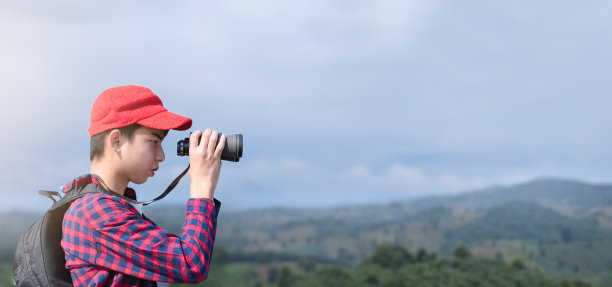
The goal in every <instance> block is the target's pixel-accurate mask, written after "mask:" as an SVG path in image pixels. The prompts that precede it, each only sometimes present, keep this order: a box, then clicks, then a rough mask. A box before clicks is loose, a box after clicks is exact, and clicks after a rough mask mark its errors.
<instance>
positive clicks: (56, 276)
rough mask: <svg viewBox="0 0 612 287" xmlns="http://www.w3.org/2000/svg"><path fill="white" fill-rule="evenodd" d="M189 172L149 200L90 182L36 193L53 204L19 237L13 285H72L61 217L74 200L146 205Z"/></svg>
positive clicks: (156, 199)
mask: <svg viewBox="0 0 612 287" xmlns="http://www.w3.org/2000/svg"><path fill="white" fill-rule="evenodd" d="M188 170H189V166H187V168H186V169H185V171H183V172H182V173H181V174H180V175H179V176H178V177H177V178H176V179H174V181H172V183H170V185H169V186H168V188H166V190H165V191H164V192H163V193H162V194H161V195H159V196H158V197H156V198H155V199H152V200H148V201H135V200H133V199H130V198H128V197H125V196H122V195H119V194H116V193H113V192H111V191H108V190H106V189H105V188H103V187H102V186H100V185H97V184H93V183H88V184H81V185H77V184H76V181H73V184H72V188H71V189H70V191H69V192H68V193H66V194H65V195H64V196H62V197H60V193H59V192H57V191H47V190H40V191H38V193H39V194H41V195H44V196H47V197H49V198H51V199H52V200H53V205H51V207H50V208H49V209H48V210H47V211H46V212H45V214H44V215H43V216H42V217H41V218H40V219H38V220H37V221H36V222H34V223H33V224H32V225H30V227H28V229H27V230H26V231H25V232H24V233H23V234H22V235H21V237H20V238H19V243H18V245H17V251H16V252H15V263H14V265H13V279H14V280H15V284H16V285H17V286H59V287H63V286H72V277H71V276H70V272H69V271H68V270H67V269H66V257H65V254H64V249H63V248H62V246H61V241H62V221H64V214H65V213H66V211H67V210H68V208H69V207H70V204H71V203H72V202H74V201H75V200H77V199H79V198H81V197H83V196H85V195H87V194H90V193H105V194H109V195H112V196H117V197H121V198H123V199H125V200H127V201H129V202H131V203H142V204H144V205H148V204H151V203H153V202H155V201H158V200H160V199H162V198H164V197H165V196H166V195H168V193H170V191H172V189H173V188H174V187H175V186H176V185H177V184H178V182H179V181H180V180H181V178H182V177H183V176H184V175H185V174H186V173H187V171H188ZM53 196H57V197H60V199H59V200H56V199H55V198H54V197H53Z"/></svg>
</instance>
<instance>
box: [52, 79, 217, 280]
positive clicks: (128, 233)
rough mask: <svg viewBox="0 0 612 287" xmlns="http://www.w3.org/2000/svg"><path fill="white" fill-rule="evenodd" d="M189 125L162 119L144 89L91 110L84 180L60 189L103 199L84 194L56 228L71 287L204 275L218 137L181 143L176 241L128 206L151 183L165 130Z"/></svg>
mask: <svg viewBox="0 0 612 287" xmlns="http://www.w3.org/2000/svg"><path fill="white" fill-rule="evenodd" d="M189 127H191V119H189V118H186V117H183V116H180V115H177V114H174V113H171V112H168V111H167V110H166V109H165V108H164V107H163V105H162V102H161V100H160V99H159V98H158V97H157V96H156V95H155V94H154V93H153V92H152V91H151V90H150V89H148V88H145V87H139V86H121V87H115V88H111V89H108V90H106V91H104V92H103V93H102V94H100V96H98V98H97V99H96V101H95V102H94V104H93V108H92V111H91V120H90V126H89V134H90V136H91V146H90V159H91V168H90V173H89V174H87V175H84V176H81V177H78V178H77V179H75V180H74V181H72V182H71V183H69V184H67V185H66V186H64V188H63V190H64V192H70V190H72V188H74V187H75V185H76V186H82V185H84V184H96V185H100V186H101V187H103V188H104V189H105V190H107V191H109V192H110V193H93V194H87V195H85V196H83V197H82V198H80V199H78V200H76V201H75V202H73V203H72V204H71V206H70V208H69V209H68V211H67V212H66V214H65V216H64V221H63V224H62V248H63V249H64V252H65V254H66V268H67V269H68V270H69V271H70V274H71V276H72V281H73V284H74V286H156V285H157V283H156V282H180V283H185V282H189V283H195V282H199V281H203V280H205V279H206V277H207V275H208V268H209V266H210V259H211V255H212V248H213V244H214V240H215V232H216V222H217V215H218V213H219V208H220V202H219V201H217V200H216V199H214V194H215V188H216V186H217V182H218V180H219V173H220V170H221V160H220V156H221V152H222V151H223V147H224V144H225V136H221V139H220V141H219V144H217V145H216V143H217V139H218V133H217V132H216V131H212V130H209V129H207V130H206V131H204V132H201V131H195V132H193V133H192V134H191V136H190V139H189V163H190V170H189V178H190V181H191V183H190V198H189V200H188V201H187V211H186V215H185V225H184V226H183V234H182V235H181V236H180V237H179V236H176V235H173V234H170V233H168V232H166V231H165V230H163V229H162V228H160V227H158V226H156V225H155V224H154V223H153V222H151V221H150V220H149V219H147V218H146V217H145V216H144V215H142V214H141V213H140V211H139V210H138V209H137V208H136V207H135V206H133V205H132V204H131V203H130V200H129V199H127V198H130V199H133V200H135V199H136V198H135V196H136V195H135V192H134V190H133V189H131V188H129V187H127V185H128V183H129V182H133V183H135V184H141V183H144V182H145V181H147V179H148V177H149V176H154V174H155V171H157V169H158V168H159V164H160V163H161V162H162V161H164V159H165V155H164V151H163V149H162V146H161V143H162V141H163V139H164V137H165V136H166V134H167V132H168V130H171V129H175V130H186V129H188V128H189Z"/></svg>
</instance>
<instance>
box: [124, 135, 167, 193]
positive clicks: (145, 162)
mask: <svg viewBox="0 0 612 287" xmlns="http://www.w3.org/2000/svg"><path fill="white" fill-rule="evenodd" d="M165 136H166V132H165V131H163V130H157V129H152V128H148V127H141V128H138V129H137V130H136V131H134V136H133V138H132V140H131V141H128V139H127V138H126V137H124V136H122V139H121V140H122V141H123V143H122V145H121V157H122V158H121V172H122V173H123V174H124V175H125V176H127V179H128V180H129V181H131V182H133V183H136V184H141V183H144V182H146V181H147V179H148V178H149V176H153V175H154V174H155V171H156V170H157V169H158V168H159V163H160V162H162V161H164V159H165V155H164V150H163V148H162V146H161V143H162V141H163V140H164V137H165Z"/></svg>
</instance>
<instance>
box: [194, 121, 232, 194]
mask: <svg viewBox="0 0 612 287" xmlns="http://www.w3.org/2000/svg"><path fill="white" fill-rule="evenodd" d="M200 137H201V138H200ZM218 138H219V133H217V132H216V131H213V130H211V129H206V130H205V131H204V132H203V133H202V132H201V131H199V130H198V131H195V132H193V133H192V134H191V136H190V137H189V164H190V165H191V167H190V168H189V178H190V179H191V193H190V194H191V197H192V198H207V199H213V198H214V196H215V188H217V182H218V181H219V174H220V172H221V153H222V152H223V148H224V147H225V135H222V136H221V140H219V144H218V145H216V143H217V139H218ZM198 139H199V143H198Z"/></svg>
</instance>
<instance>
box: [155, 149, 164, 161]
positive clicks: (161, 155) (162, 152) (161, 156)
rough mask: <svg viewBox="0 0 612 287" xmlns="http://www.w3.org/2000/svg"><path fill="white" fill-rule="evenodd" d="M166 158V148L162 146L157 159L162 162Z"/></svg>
mask: <svg viewBox="0 0 612 287" xmlns="http://www.w3.org/2000/svg"><path fill="white" fill-rule="evenodd" d="M165 159H166V155H165V154H164V149H163V148H160V149H159V152H158V153H157V160H159V161H160V162H162V161H164V160H165Z"/></svg>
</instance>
